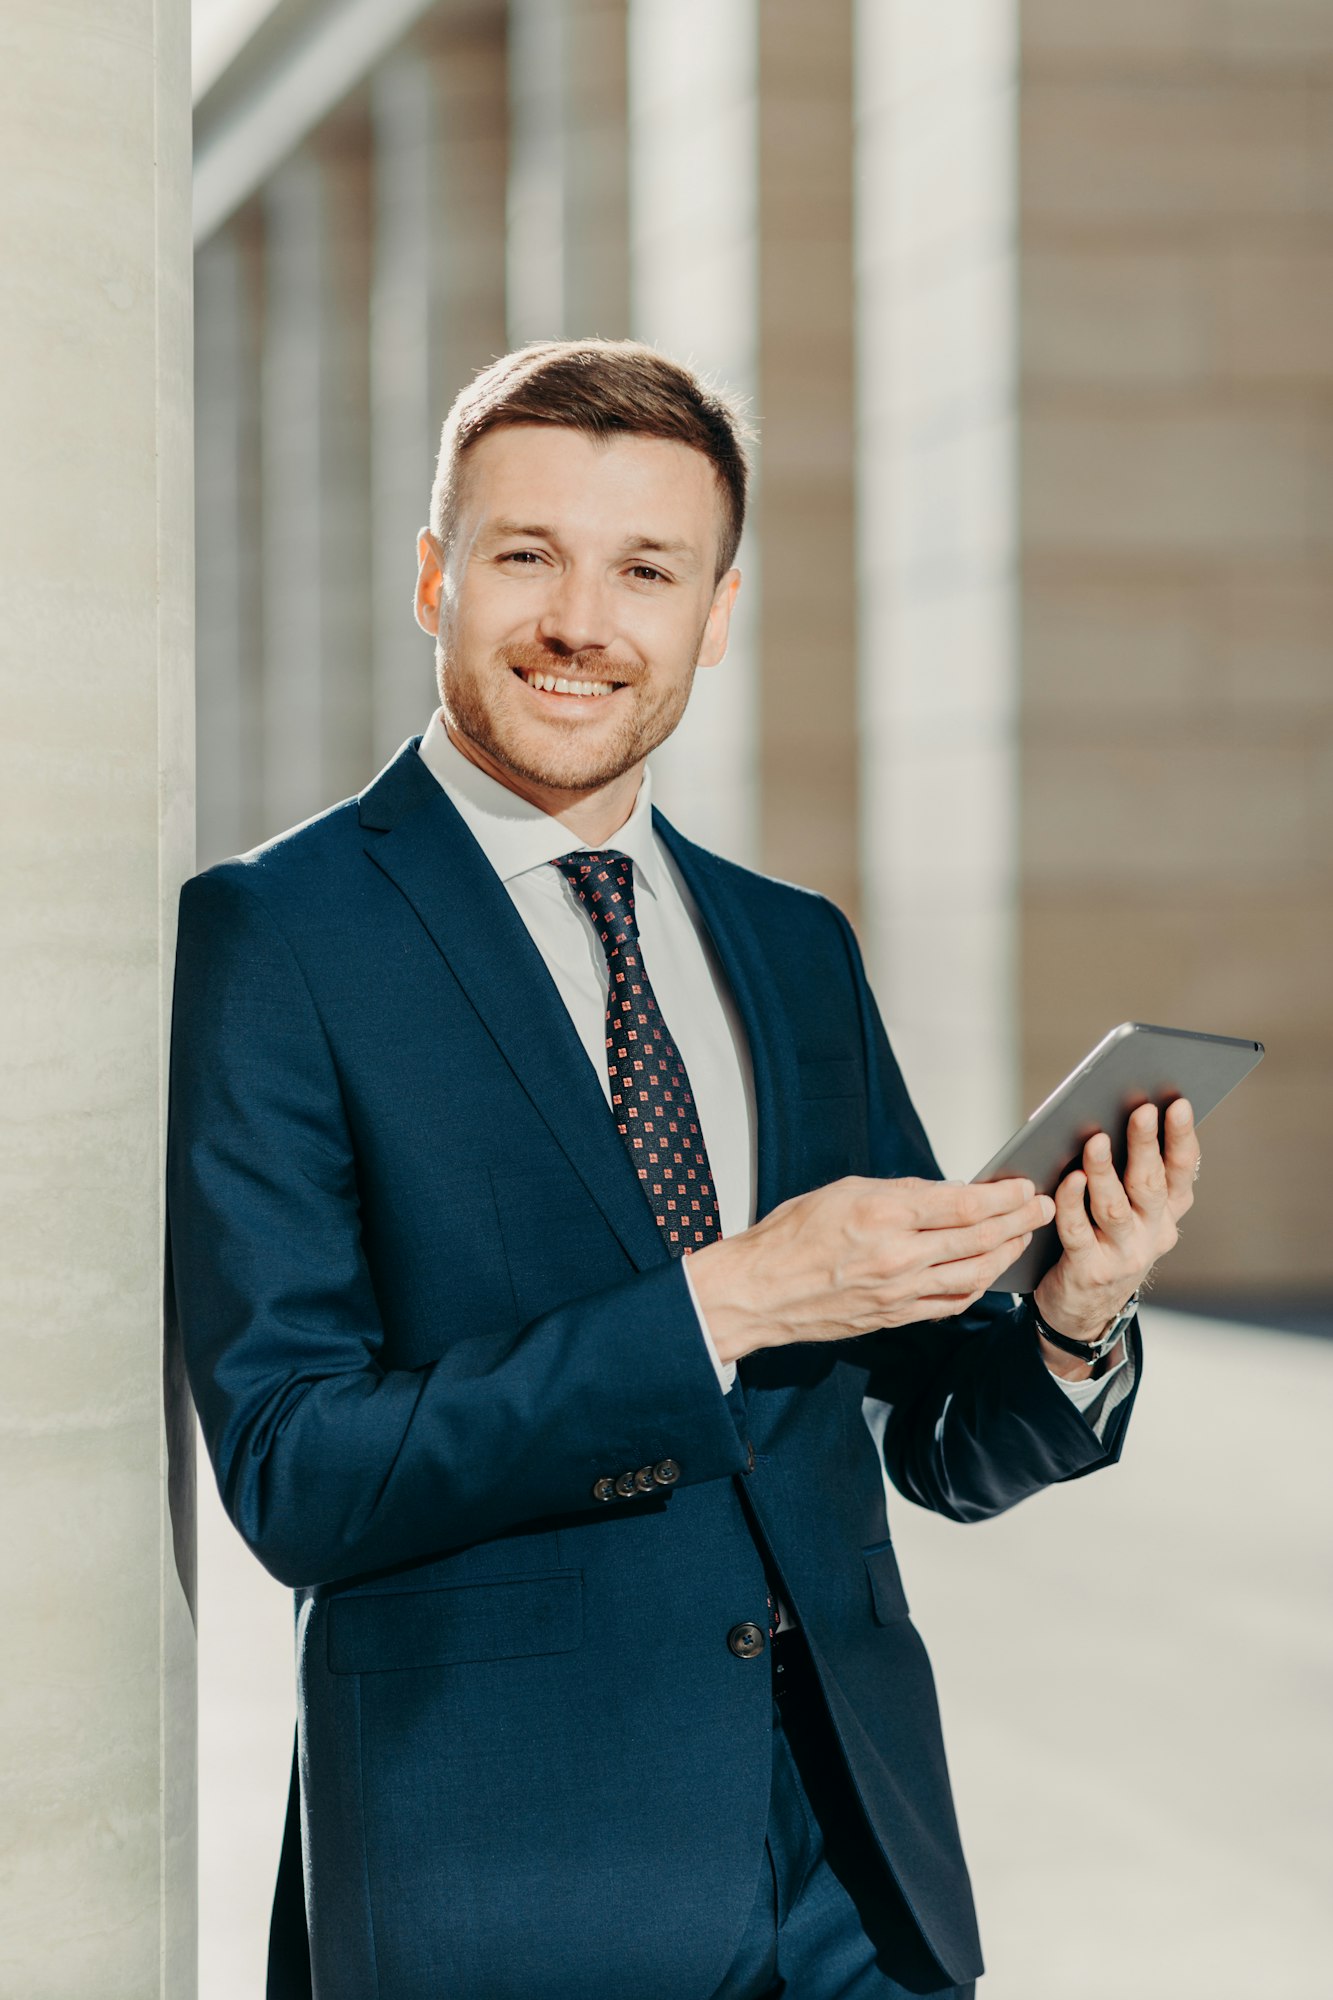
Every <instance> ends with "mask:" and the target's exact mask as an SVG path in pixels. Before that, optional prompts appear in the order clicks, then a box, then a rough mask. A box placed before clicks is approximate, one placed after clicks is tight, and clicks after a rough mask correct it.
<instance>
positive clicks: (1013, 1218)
mask: <svg viewBox="0 0 1333 2000" xmlns="http://www.w3.org/2000/svg"><path fill="white" fill-rule="evenodd" d="M1054 1215H1055V1203H1054V1202H1053V1201H1052V1200H1051V1197H1050V1196H1049V1195H1048V1194H1037V1195H1033V1197H1032V1199H1031V1201H1026V1202H1024V1204H1023V1206H1022V1208H1018V1209H1015V1210H1014V1211H1013V1213H1012V1214H1011V1215H997V1216H992V1217H990V1219H989V1220H988V1221H986V1222H978V1223H975V1224H973V1226H972V1227H971V1228H970V1229H923V1230H922V1231H921V1232H920V1243H921V1249H922V1254H923V1258H924V1263H925V1265H926V1266H930V1265H935V1264H957V1263H961V1262H963V1261H964V1260H965V1259H967V1258H969V1257H982V1256H985V1255H986V1254H987V1253H988V1252H989V1251H992V1250H995V1249H997V1248H998V1247H999V1245H1000V1244H1002V1243H1007V1242H1009V1241H1010V1240H1011V1239H1012V1238H1013V1237H1014V1236H1016V1235H1023V1234H1027V1235H1031V1233H1032V1231H1033V1230H1035V1229H1043V1228H1044V1227H1045V1226H1046V1224H1047V1223H1048V1222H1050V1221H1052V1220H1053V1218H1054Z"/></svg>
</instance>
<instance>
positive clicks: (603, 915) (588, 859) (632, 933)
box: [551, 847, 639, 958]
mask: <svg viewBox="0 0 1333 2000" xmlns="http://www.w3.org/2000/svg"><path fill="white" fill-rule="evenodd" d="M551 866H552V867H553V868H558V869H559V870H560V873H561V874H562V875H563V876H564V877H565V879H566V881H568V882H569V884H570V886H571V887H572V888H573V891H574V894H575V895H576V896H577V897H578V899H579V901H580V902H581V903H585V904H586V905H587V908H588V914H589V916H590V917H591V918H592V920H593V923H594V924H595V925H596V928H597V935H598V936H599V937H600V938H601V940H602V948H603V950H604V951H605V952H606V955H607V957H608V958H609V957H610V956H611V953H612V952H613V951H616V950H618V949H619V948H620V947H621V946H623V945H626V944H632V943H633V942H634V940H635V939H636V938H637V937H638V935H639V932H638V926H637V924H636V923H635V920H634V863H633V862H632V861H631V859H630V857H629V855H628V854H622V853H621V852H620V850H619V849H618V848H615V847H596V848H591V847H576V848H575V849H574V850H573V851H572V852H571V853H569V854H560V855H557V856H556V858H555V859H554V860H553V861H552V863H551Z"/></svg>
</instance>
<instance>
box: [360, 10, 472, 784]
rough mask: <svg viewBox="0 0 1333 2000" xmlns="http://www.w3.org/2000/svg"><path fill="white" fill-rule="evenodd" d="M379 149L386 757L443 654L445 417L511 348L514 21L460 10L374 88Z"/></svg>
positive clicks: (376, 403)
mask: <svg viewBox="0 0 1333 2000" xmlns="http://www.w3.org/2000/svg"><path fill="white" fill-rule="evenodd" d="M370 102H371V113H372V119H373V130H374V146H375V171H374V179H375V226H374V233H375V242H374V272H373V291H372V313H371V349H370V369H371V459H372V477H373V493H374V507H373V516H372V521H371V535H372V543H371V546H372V553H373V592H372V603H373V611H374V633H373V645H372V657H373V663H374V669H373V671H374V716H373V752H372V762H371V765H370V766H369V767H368V774H369V771H373V770H376V769H378V768H379V766H380V765H381V764H382V763H383V762H384V761H385V760H386V759H387V758H389V757H390V756H391V755H392V754H393V752H394V751H395V750H396V749H397V748H398V745H399V744H400V743H401V742H402V741H403V738H404V737H405V736H409V735H411V734H412V733H413V732H414V731H416V730H419V729H423V728H424V727H425V724H426V721H427V719H428V718H429V716H430V712H431V709H432V708H433V706H434V704H435V700H436V694H435V666H434V653H433V650H432V647H431V642H430V641H429V640H428V639H427V638H426V636H425V635H424V634H423V633H422V631H421V630H420V628H419V626H418V625H417V624H416V622H415V619H414V617H413V613H412V598H413V589H414V586H415V583H416V574H417V560H416V538H417V532H418V530H419V529H420V528H421V527H422V526H423V524H424V523H425V521H426V519H427V516H428V515H429V513H430V487H431V478H432V475H433V473H434V469H435V458H436V453H437V451H438V449H439V440H440V426H441V424H442V422H443V420H444V413H445V411H446V410H447V409H448V407H449V405H450V403H451V402H452V401H453V399H454V396H455V395H456V393H457V392H458V390H459V389H460V388H461V387H462V386H463V384H464V383H465V382H466V381H467V380H468V379H469V378H470V377H471V376H472V375H474V374H475V373H476V371H477V370H478V369H479V368H483V367H485V365H486V363H487V362H488V361H490V360H491V359H492V358H493V357H494V356H495V355H497V354H501V353H503V352H504V348H505V344H506V342H505V232H504V212H505V210H504V204H505V151H506V148H505V120H506V76H505V40H504V19H503V14H502V13H501V12H499V11H498V10H496V11H494V12H492V13H491V14H485V13H483V14H480V15H474V14H469V15H468V16H467V18H466V20H463V21H457V22H454V21H451V20H450V19H449V18H448V15H447V13H446V14H444V15H442V17H440V18H437V19H435V20H428V21H427V22H426V23H425V24H423V27H422V28H421V29H419V30H417V32H416V33H415V34H414V35H413V36H412V37H411V38H410V39H409V40H408V41H406V42H405V43H403V44H402V45H401V46H400V47H399V48H398V49H396V50H395V51H394V52H393V54H392V55H390V56H388V57H387V58H386V59H385V61H384V62H383V63H382V64H381V65H380V67H379V68H378V69H377V70H376V71H375V73H374V75H373V76H372V78H371V83H370Z"/></svg>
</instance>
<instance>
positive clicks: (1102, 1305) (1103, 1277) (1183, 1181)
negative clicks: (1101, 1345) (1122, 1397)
mask: <svg viewBox="0 0 1333 2000" xmlns="http://www.w3.org/2000/svg"><path fill="white" fill-rule="evenodd" d="M1157 1124H1158V1118H1157V1106H1156V1105H1155V1104H1141V1105H1140V1106H1139V1108H1138V1110H1137V1111H1135V1112H1133V1113H1132V1114H1131V1116H1130V1120H1129V1145H1128V1157H1127V1159H1126V1163H1125V1178H1124V1180H1123V1182H1122V1181H1121V1179H1120V1177H1119V1175H1118V1174H1117V1173H1116V1170H1115V1168H1114V1167H1113V1166H1112V1164H1111V1142H1110V1140H1109V1139H1108V1138H1107V1136H1106V1134H1105V1133H1104V1132H1095V1133H1094V1134H1093V1136H1092V1137H1091V1138H1090V1139H1089V1140H1088V1142H1087V1144H1086V1145H1085V1146H1084V1148H1083V1167H1082V1171H1080V1170H1079V1169H1078V1168H1074V1169H1073V1170H1072V1171H1071V1172H1070V1173H1067V1174H1066V1175H1065V1177H1064V1179H1063V1180H1062V1181H1061V1183H1060V1185H1059V1187H1058V1188H1057V1189H1056V1192H1055V1226H1056V1229H1057V1231H1058V1232H1059V1237H1060V1242H1061V1244H1062V1245H1063V1254H1062V1256H1061V1258H1060V1261H1059V1263H1058V1264H1055V1265H1054V1266H1053V1267H1052V1268H1051V1269H1050V1270H1049V1271H1048V1272H1047V1273H1046V1275H1045V1277H1044V1278H1043V1279H1042V1281H1041V1283H1040V1284H1039V1285H1038V1286H1037V1290H1036V1295H1035V1296H1036V1301H1037V1305H1038V1308H1039V1309H1040V1312H1041V1315H1042V1318H1043V1319H1045V1320H1046V1321H1047V1322H1048V1324H1049V1325H1051V1326H1053V1327H1054V1328H1055V1329H1056V1331H1057V1332H1058V1333H1067V1334H1069V1335H1070V1337H1071V1338H1072V1339H1074V1340H1097V1339H1098V1338H1099V1337H1100V1335H1102V1334H1103V1333H1105V1331H1106V1329H1107V1327H1108V1326H1109V1325H1110V1324H1111V1321H1112V1320H1113V1319H1114V1318H1115V1316H1116V1314H1117V1313H1118V1312H1119V1311H1120V1309H1121V1307H1122V1306H1123V1305H1124V1303H1125V1301H1126V1300H1127V1299H1128V1298H1130V1297H1132V1295H1133V1294H1134V1293H1135V1292H1136V1291H1137V1290H1138V1288H1139V1286H1140V1285H1141V1284H1142V1283H1143V1280H1144V1279H1145V1278H1146V1277H1147V1275H1148V1273H1149V1271H1150V1270H1151V1269H1152V1267H1153V1265H1154V1264H1155V1263H1156V1262H1157V1259H1158V1258H1159V1257H1161V1256H1163V1255H1164V1254H1165V1253H1166V1251H1168V1250H1170V1249H1171V1248H1172V1246H1173V1245H1174V1244H1175V1242H1176V1240H1177V1237H1178V1235H1179V1231H1178V1229H1177V1227H1176V1225H1177V1223H1178V1222H1179V1220H1180V1218H1181V1216H1182V1215H1183V1214H1184V1213H1185V1211H1186V1209H1187V1208H1189V1207H1190V1205H1191V1204H1192V1202H1193V1200H1194V1180H1195V1176H1196V1175H1197V1173H1198V1171H1199V1142H1198V1139H1197V1138H1196V1137H1195V1132H1194V1113H1193V1110H1192V1109H1191V1107H1190V1104H1189V1102H1188V1100H1187V1099H1185V1098H1183V1097H1179V1098H1177V1099H1176V1100H1175V1102H1174V1103H1173V1104H1171V1105H1169V1106H1168V1107H1167V1112H1166V1117H1165V1121H1164V1125H1165V1134H1164V1138H1163V1142H1162V1144H1161V1146H1160V1147H1159V1145H1158V1143H1157ZM1085 1195H1086V1197H1087V1199H1086V1203H1085V1200H1084V1196H1085ZM1042 1347H1043V1352H1044V1353H1046V1354H1047V1359H1048V1360H1051V1361H1053V1362H1054V1361H1055V1358H1056V1352H1057V1351H1056V1350H1055V1349H1054V1348H1051V1347H1050V1346H1049V1343H1047V1342H1043V1343H1042ZM1058 1365H1059V1372H1060V1373H1061V1374H1065V1373H1067V1372H1072V1371H1071V1368H1070V1360H1069V1357H1067V1356H1064V1357H1062V1358H1061V1359H1060V1360H1059V1364H1058ZM1079 1367H1080V1364H1079V1363H1078V1362H1074V1364H1073V1368H1074V1369H1075V1370H1077V1369H1079ZM1083 1372H1086V1366H1084V1367H1083Z"/></svg>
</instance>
